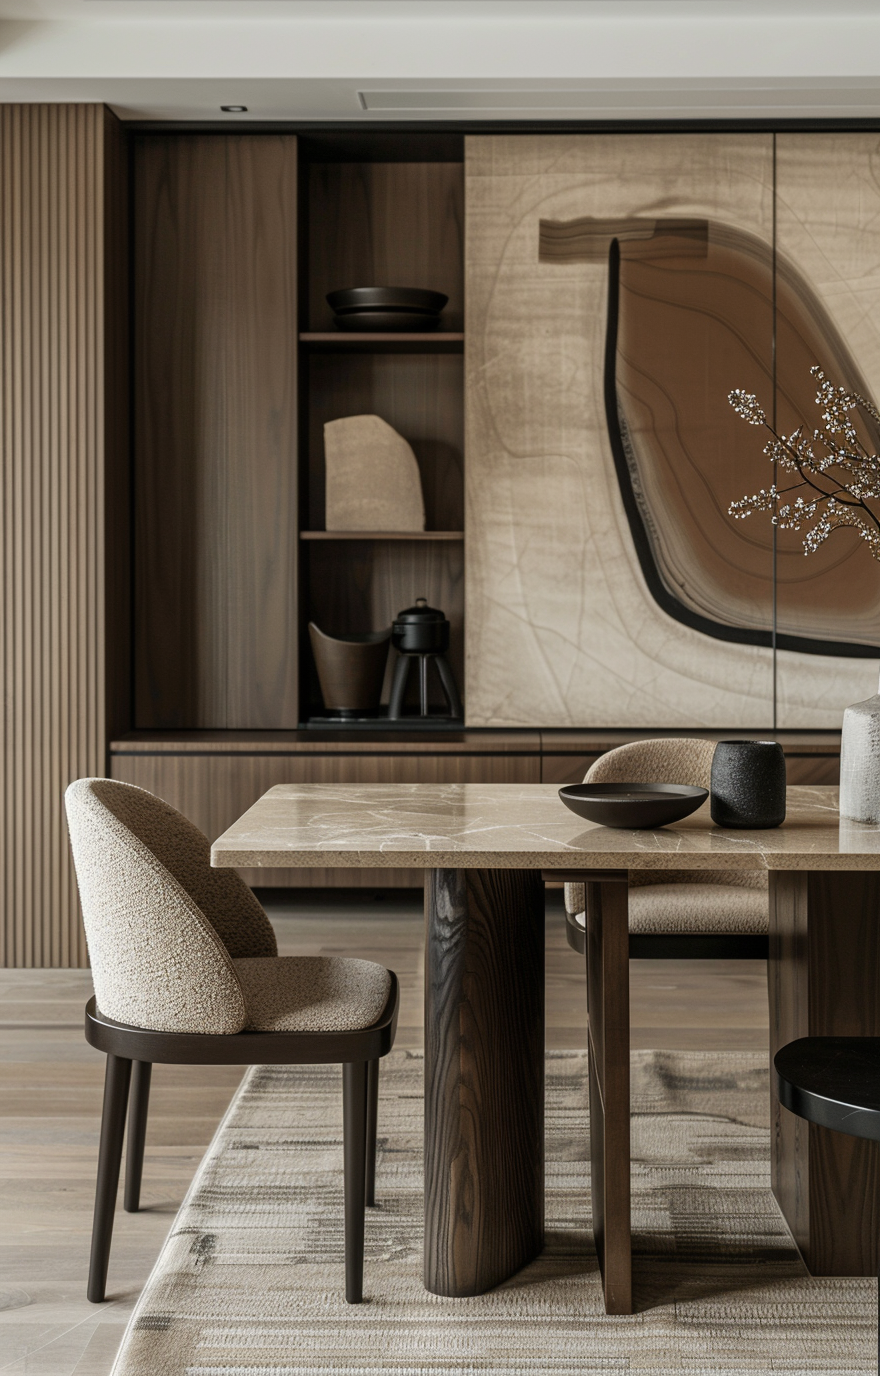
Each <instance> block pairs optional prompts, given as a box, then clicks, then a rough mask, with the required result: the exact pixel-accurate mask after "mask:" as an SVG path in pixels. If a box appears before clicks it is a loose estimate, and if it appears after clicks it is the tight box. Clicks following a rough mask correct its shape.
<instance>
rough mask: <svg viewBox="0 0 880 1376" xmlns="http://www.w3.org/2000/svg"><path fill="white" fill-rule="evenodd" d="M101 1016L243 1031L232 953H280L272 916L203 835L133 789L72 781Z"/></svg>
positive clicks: (77, 859)
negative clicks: (221, 865) (219, 862)
mask: <svg viewBox="0 0 880 1376" xmlns="http://www.w3.org/2000/svg"><path fill="white" fill-rule="evenodd" d="M65 804H66V807H67V822H68V828H69V830H70V840H71V845H72V849H73V859H74V865H75V866H76V874H77V881H78V884H79V892H80V899H81V902H82V910H83V920H84V923H85V929H86V940H87V943H88V948H89V957H90V959H91V963H92V974H93V979H94V984H95V996H96V999H97V1003H98V1008H99V1009H100V1011H101V1012H102V1013H103V1014H104V1015H105V1016H107V1017H110V1018H115V1019H116V1021H117V1022H124V1023H129V1024H131V1025H133V1026H135V1027H148V1028H153V1029H156V1030H157V1031H163V1032H212V1033H231V1032H239V1031H241V1029H242V1027H243V1026H244V1022H245V1004H244V996H243V994H242V992H241V986H240V984H239V981H238V976H237V975H236V973H235V968H234V966H233V964H232V961H233V959H234V958H236V957H239V956H265V955H275V954H277V946H276V943H275V936H274V933H273V931H272V927H271V924H270V922H269V919H268V918H267V917H266V914H265V913H264V912H263V909H262V908H261V907H260V905H259V903H258V902H257V900H256V899H255V898H254V896H253V894H252V893H251V891H250V890H249V889H248V887H247V885H246V884H244V883H243V881H242V880H241V879H240V878H239V876H238V875H237V874H235V873H234V872H233V871H231V870H212V869H211V864H210V846H209V844H208V841H207V839H206V837H205V836H204V835H203V834H202V832H200V831H199V829H198V827H195V826H193V824H192V823H191V822H189V821H187V819H186V818H185V817H183V816H182V815H181V814H180V813H179V812H177V811H176V810H175V809H174V808H173V807H170V806H169V805H168V804H167V803H164V802H162V800H161V799H159V798H156V797H154V796H153V794H152V793H148V792H146V790H145V789H142V788H135V787H134V786H133V785H131V784H123V783H119V782H117V781H116V780H111V779H79V780H77V782H76V783H73V784H71V785H70V787H69V788H68V790H67V793H66V794H65Z"/></svg>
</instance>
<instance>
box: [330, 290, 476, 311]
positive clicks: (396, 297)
mask: <svg viewBox="0 0 880 1376" xmlns="http://www.w3.org/2000/svg"><path fill="white" fill-rule="evenodd" d="M448 300H449V297H448V296H445V295H444V294H443V292H442V291H426V290H424V289H423V288H422V287H346V288H345V289H344V290H342V291H331V292H328V293H327V304H328V306H329V307H330V309H331V310H332V311H350V310H354V309H360V310H387V311H397V310H404V311H405V310H417V311H430V312H433V313H434V314H439V312H440V311H442V309H443V307H444V306H445V305H446V303H447V301H448Z"/></svg>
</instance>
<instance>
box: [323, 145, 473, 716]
mask: <svg viewBox="0 0 880 1376" xmlns="http://www.w3.org/2000/svg"><path fill="white" fill-rule="evenodd" d="M299 243H300V292H299V301H300V328H299V346H300V347H299V397H300V499H299V504H298V505H299V513H300V527H299V532H298V533H299V548H300V570H299V574H300V577H299V587H300V618H299V620H300V628H301V635H300V656H299V661H300V704H301V709H300V716H301V720H302V722H303V724H304V725H305V724H308V721H309V719H310V718H312V717H318V716H320V715H322V704H321V694H320V688H319V686H318V681H317V674H316V671H315V666H314V660H313V658H312V653H311V647H310V645H309V640H308V623H309V621H315V622H316V624H317V625H319V626H320V627H321V629H322V630H324V631H326V632H328V633H329V634H331V635H343V634H351V633H354V632H360V631H371V630H381V629H383V628H384V627H386V626H389V625H390V624H391V622H392V620H393V619H394V616H395V614H396V613H397V612H399V611H400V610H401V609H402V608H403V607H407V606H411V605H412V604H413V602H414V601H415V599H416V598H417V597H425V598H427V600H428V602H429V603H430V605H432V606H436V607H441V608H442V609H443V611H444V612H445V613H446V615H447V616H448V618H449V621H450V624H451V643H450V651H449V659H450V663H451V665H452V671H453V673H454V674H455V677H456V682H457V683H458V685H459V689H460V691H461V693H462V697H464V694H465V684H464V468H463V465H464V359H463V352H464V148H463V139H462V138H461V137H459V136H455V135H449V134H437V135H432V134H430V133H425V134H420V135H419V136H418V137H417V138H414V137H407V136H405V135H404V136H398V137H397V138H395V139H394V140H393V141H391V140H388V139H387V138H385V137H379V138H375V139H373V140H370V139H369V138H368V137H365V136H364V135H362V134H359V133H354V134H351V135H349V136H348V137H346V136H345V135H341V134H340V135H332V134H328V135H322V136H316V137H303V138H301V139H300V234H299ZM360 285H365V286H367V285H377V286H386V285H387V286H415V287H426V288H430V289H432V290H435V291H443V292H445V293H446V295H447V296H448V297H449V303H448V305H447V306H446V308H445V309H444V311H443V316H442V328H441V329H440V330H438V331H437V332H436V333H430V334H427V333H426V334H412V335H404V334H384V335H382V334H364V335H358V334H355V333H342V332H339V331H334V327H333V315H332V312H331V310H330V307H329V306H328V305H327V302H326V299H325V298H326V294H327V293H328V292H330V291H333V290H334V289H337V288H340V287H349V286H360ZM369 413H373V414H376V415H379V416H381V417H382V419H383V420H386V421H387V422H388V423H389V424H390V425H393V426H394V428H395V430H397V431H399V433H400V434H401V435H403V436H404V437H405V438H406V439H407V440H408V441H409V443H410V444H411V445H412V448H413V451H414V453H415V455H416V459H417V460H418V464H419V469H420V472H421V478H422V490H423V492H424V499H425V516H426V525H427V527H428V528H427V529H426V530H425V531H424V532H420V533H417V534H416V533H413V534H403V533H397V532H382V531H377V532H328V531H326V530H325V529H324V525H325V519H324V485H325V473H324V443H323V428H324V424H325V422H326V421H329V420H335V419H337V418H339V417H341V416H349V415H361V414H369ZM391 659H392V657H391V656H389V673H388V676H387V677H386V683H385V691H384V693H383V701H387V695H388V691H389V688H390V681H389V680H390V672H391V667H392V665H391V662H390V661H391ZM410 677H411V679H412V685H411V691H412V692H414V691H415V677H416V676H415V675H411V676H410ZM432 688H433V692H432V707H436V710H437V711H443V710H444V703H443V699H442V697H441V696H440V692H439V685H437V684H436V682H434V683H432ZM410 702H411V705H414V704H415V698H414V697H413V698H412V699H411V700H410ZM376 725H377V726H379V727H380V728H381V727H382V726H383V723H382V722H381V721H380V722H378V723H376ZM384 725H385V726H386V727H390V726H391V724H390V723H384Z"/></svg>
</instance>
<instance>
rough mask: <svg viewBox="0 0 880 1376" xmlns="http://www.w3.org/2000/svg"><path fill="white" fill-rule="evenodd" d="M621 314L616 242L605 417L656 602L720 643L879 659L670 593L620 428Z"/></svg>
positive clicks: (867, 649)
mask: <svg viewBox="0 0 880 1376" xmlns="http://www.w3.org/2000/svg"><path fill="white" fill-rule="evenodd" d="M619 311H620V244H619V242H618V240H617V239H612V241H611V247H610V249H609V252H608V319H607V324H606V328H605V365H604V378H603V382H604V388H603V390H604V400H605V419H606V422H607V425H608V438H609V441H610V443H611V452H612V455H613V457H614V467H615V470H616V472H617V481H618V485H619V487H620V495H621V497H622V499H623V507H624V511H625V512H626V518H627V521H628V522H629V528H630V533H631V535H632V538H633V544H634V545H635V548H636V556H637V558H638V561H639V567H640V568H641V570H642V576H643V577H644V579H645V582H646V583H647V585H648V589H649V591H650V593H651V596H652V597H653V598H654V601H655V602H656V603H657V605H658V606H659V607H660V608H661V610H662V611H664V612H666V613H667V615H668V616H671V617H672V618H673V619H674V620H675V621H679V622H681V624H682V625H684V626H690V627H691V628H692V629H693V630H696V631H701V632H702V633H703V635H709V636H712V638H713V639H714V640H726V641H728V642H730V643H732V644H737V645H760V646H762V647H763V648H764V649H773V648H774V647H775V648H776V649H778V650H797V651H800V653H801V654H808V655H828V656H833V657H835V658H841V657H845V658H849V659H876V658H877V647H876V646H874V645H854V644H851V643H849V642H848V641H842V640H811V639H808V638H807V637H806V636H797V635H786V634H780V633H779V632H778V631H777V630H776V629H775V628H774V629H773V630H769V631H755V630H749V629H747V628H746V627H744V626H742V627H741V626H726V625H724V623H723V622H721V621H713V620H711V618H709V617H707V616H703V615H702V614H701V613H700V612H696V611H694V610H693V608H691V607H688V606H686V605H685V604H684V603H683V602H681V601H679V599H678V598H677V597H676V596H675V594H674V593H672V592H670V590H669V588H668V587H667V586H666V584H665V583H664V582H663V579H662V578H661V576H660V572H659V570H658V568H657V565H656V562H655V560H654V551H653V549H652V547H651V541H650V537H649V535H648V532H647V530H646V528H645V521H644V516H643V514H642V511H641V509H640V507H639V502H638V498H637V497H636V493H635V489H634V487H633V481H632V474H631V472H630V467H629V463H628V462H627V457H626V448H625V445H624V440H623V433H622V431H621V426H620V412H619V409H618V396H617V331H618V317H619Z"/></svg>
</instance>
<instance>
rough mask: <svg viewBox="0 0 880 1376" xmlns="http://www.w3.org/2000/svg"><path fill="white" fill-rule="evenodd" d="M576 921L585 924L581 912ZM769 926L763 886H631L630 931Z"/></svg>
mask: <svg viewBox="0 0 880 1376" xmlns="http://www.w3.org/2000/svg"><path fill="white" fill-rule="evenodd" d="M576 921H577V922H578V923H580V925H581V926H584V925H585V918H584V914H583V913H582V912H580V913H578V914H577V918H576ZM769 926H770V914H769V909H768V902H767V892H766V890H765V889H744V888H740V887H739V885H734V884H650V885H645V886H644V887H642V888H637V889H630V893H629V930H630V932H631V933H633V934H638V935H644V936H648V935H651V936H660V935H664V936H670V935H685V934H687V935H697V934H700V933H711V934H713V935H715V934H718V935H721V934H724V935H732V934H734V933H736V934H748V935H751V936H762V935H766V933H767V931H768V930H769ZM236 964H238V962H236Z"/></svg>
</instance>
